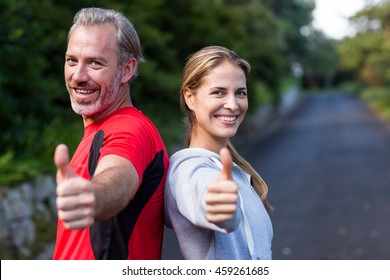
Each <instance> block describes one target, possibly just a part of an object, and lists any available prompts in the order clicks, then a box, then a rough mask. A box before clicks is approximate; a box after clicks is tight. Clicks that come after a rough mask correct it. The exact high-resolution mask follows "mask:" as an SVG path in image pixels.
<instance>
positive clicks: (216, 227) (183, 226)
mask: <svg viewBox="0 0 390 280" xmlns="http://www.w3.org/2000/svg"><path fill="white" fill-rule="evenodd" d="M232 173H233V179H234V181H235V182H236V183H237V185H238V188H239V202H238V206H239V207H238V208H237V211H236V213H235V215H234V217H233V219H232V220H231V221H228V222H225V223H221V224H213V223H210V222H208V221H207V219H206V211H205V206H206V203H205V196H206V193H207V186H208V185H209V184H210V183H211V182H213V181H215V180H216V179H218V178H219V176H220V174H221V163H220V156H219V155H218V154H216V153H214V152H211V151H209V150H205V149H200V148H188V149H183V150H180V151H178V152H176V153H175V154H173V155H172V156H171V158H170V161H169V169H168V177H167V181H166V186H165V223H166V225H167V226H168V227H170V228H173V230H174V231H175V233H176V236H177V238H178V241H179V244H180V250H181V252H182V254H183V257H184V259H195V260H202V259H210V260H214V259H216V260H218V259H222V260H223V259H237V260H246V259H267V260H268V259H271V258H272V252H271V242H272V237H273V229H272V224H271V220H270V218H269V215H268V213H267V211H266V209H265V207H264V205H263V203H262V201H261V199H260V198H259V196H258V195H257V194H256V192H255V190H254V189H253V188H252V186H251V184H250V176H249V175H248V174H247V173H245V172H244V171H243V170H242V169H241V168H240V167H239V166H237V165H236V164H234V163H233V170H232Z"/></svg>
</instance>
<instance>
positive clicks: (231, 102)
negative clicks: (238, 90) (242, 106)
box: [225, 94, 239, 110]
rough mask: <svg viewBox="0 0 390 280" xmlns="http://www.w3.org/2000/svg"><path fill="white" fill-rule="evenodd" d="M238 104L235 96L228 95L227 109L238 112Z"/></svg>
mask: <svg viewBox="0 0 390 280" xmlns="http://www.w3.org/2000/svg"><path fill="white" fill-rule="evenodd" d="M238 107H239V106H238V102H237V99H236V95H235V94H227V95H226V102H225V108H228V109H230V110H236V109H238Z"/></svg>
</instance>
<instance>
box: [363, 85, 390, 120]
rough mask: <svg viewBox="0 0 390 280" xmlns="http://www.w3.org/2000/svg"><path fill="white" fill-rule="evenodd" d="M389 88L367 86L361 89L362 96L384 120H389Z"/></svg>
mask: <svg viewBox="0 0 390 280" xmlns="http://www.w3.org/2000/svg"><path fill="white" fill-rule="evenodd" d="M389 93H390V88H389V87H368V88H365V89H364V90H363V91H362V94H361V95H362V97H363V98H364V99H365V100H367V101H368V103H369V104H370V106H371V107H372V108H373V110H374V111H376V112H377V113H378V114H379V115H380V116H382V117H383V118H384V119H385V120H387V121H390V94H389Z"/></svg>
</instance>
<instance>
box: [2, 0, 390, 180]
mask: <svg viewBox="0 0 390 280" xmlns="http://www.w3.org/2000/svg"><path fill="white" fill-rule="evenodd" d="M388 2H389V1H383V3H381V4H378V5H377V6H373V7H368V8H365V9H364V10H362V11H361V12H359V13H357V14H356V15H355V16H354V17H352V18H351V24H352V25H353V26H354V27H355V29H356V31H357V33H356V35H355V36H354V37H351V38H346V39H343V40H340V41H335V40H332V39H330V38H327V37H326V36H325V35H324V34H323V33H322V32H320V31H318V30H316V29H315V28H314V27H313V25H312V21H313V17H312V12H313V10H314V8H315V1H314V0H295V1H284V0H273V1H271V0H266V1H257V0H246V1H241V0H186V1H182V0H132V1H125V0H96V1H91V0H77V1H75V0H68V1H56V0H3V1H1V3H0V26H1V29H0V45H1V48H0V61H1V64H0V131H1V133H0V186H5V185H7V186H10V185H11V186H12V185H13V184H16V183H18V182H21V181H23V180H28V179H30V178H33V177H35V176H39V175H42V174H47V173H53V174H54V172H55V168H54V164H53V161H52V156H53V152H54V149H55V146H56V145H57V144H59V143H66V144H67V145H68V146H69V147H70V152H71V153H72V152H74V149H75V148H76V145H77V143H78V142H79V140H80V139H81V137H82V133H83V129H82V121H81V118H80V117H79V116H77V115H75V114H74V113H73V111H72V109H71V107H70V103H69V96H68V94H67V92H66V89H65V86H64V81H63V64H64V52H65V48H66V36H67V31H68V29H69V27H70V25H71V22H72V18H73V16H74V14H75V13H76V11H77V10H79V9H80V8H82V7H87V6H100V7H106V8H113V9H118V10H120V11H121V12H123V13H124V14H125V15H126V16H128V17H129V19H130V20H131V21H132V22H133V23H134V25H135V27H136V29H137V31H138V33H139V36H140V38H141V43H142V48H143V53H144V57H145V60H146V62H145V63H142V64H141V65H140V68H139V76H138V77H137V78H136V80H135V81H134V83H133V85H132V90H131V94H132V98H133V101H134V104H135V105H136V106H137V107H139V108H140V109H141V110H142V111H143V112H144V113H145V114H146V115H148V116H149V117H150V118H151V119H152V120H153V121H154V123H155V124H156V126H157V127H158V129H159V130H160V132H161V134H162V137H163V139H164V141H165V143H166V145H167V147H168V151H169V152H173V151H174V150H175V148H176V147H177V145H178V143H179V144H180V143H181V141H182V137H183V128H182V123H181V118H182V115H181V112H180V109H179V103H178V95H179V92H178V91H179V87H180V79H181V69H182V67H183V65H184V62H185V59H186V58H187V57H188V56H189V55H190V54H191V53H192V52H194V51H196V50H198V49H199V48H201V47H203V46H206V45H212V44H217V45H224V46H226V47H228V48H231V49H233V50H235V51H236V52H237V53H238V54H239V55H241V56H242V57H244V58H245V59H247V60H248V61H249V62H250V63H251V65H252V71H251V73H250V76H249V79H248V87H249V98H250V112H254V111H255V110H257V109H258V108H260V107H262V106H263V105H265V104H268V103H271V104H273V105H275V106H277V104H278V103H279V101H280V96H281V93H282V92H283V91H285V90H287V89H288V88H289V87H291V86H300V87H301V88H302V89H303V90H306V89H316V90H317V89H322V88H326V87H339V86H342V87H343V88H347V89H349V90H351V91H353V92H356V93H359V94H361V95H362V96H363V97H364V98H366V99H367V100H368V101H369V102H370V103H372V104H373V106H375V107H376V108H378V110H380V111H381V112H383V115H384V116H388V117H389V118H390V116H389V115H390V109H389V108H390V103H389V102H390V98H389V97H388V96H389V93H388V88H389V84H390V67H389V66H390V39H389V38H390V37H389V36H388V32H389V29H390V20H389V19H390V6H389V5H390V4H389V3H388Z"/></svg>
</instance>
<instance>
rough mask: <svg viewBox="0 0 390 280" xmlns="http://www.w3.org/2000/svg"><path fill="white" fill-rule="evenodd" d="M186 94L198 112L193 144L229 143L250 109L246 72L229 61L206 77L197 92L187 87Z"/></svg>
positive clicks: (220, 144)
mask: <svg viewBox="0 0 390 280" xmlns="http://www.w3.org/2000/svg"><path fill="white" fill-rule="evenodd" d="M184 95H185V99H186V103H187V105H188V107H189V108H190V109H191V110H192V111H193V112H194V115H195V122H194V125H193V131H192V136H191V144H190V146H192V147H195V146H196V147H203V148H208V147H209V146H210V145H211V146H212V147H215V145H218V146H225V145H226V142H227V140H228V139H229V138H230V137H233V136H234V135H235V134H236V132H237V129H238V127H239V125H240V124H241V122H242V120H243V119H244V116H245V113H246V111H247V109H248V98H247V87H246V77H245V73H244V71H243V70H242V69H241V68H240V67H239V66H237V65H235V64H232V63H231V62H228V61H225V62H222V63H221V64H220V65H218V66H217V67H215V68H214V69H212V70H211V71H210V72H209V73H208V74H207V75H206V76H205V77H203V81H202V83H201V86H200V87H199V88H198V89H197V90H196V93H194V92H191V91H190V90H185V91H184Z"/></svg>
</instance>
